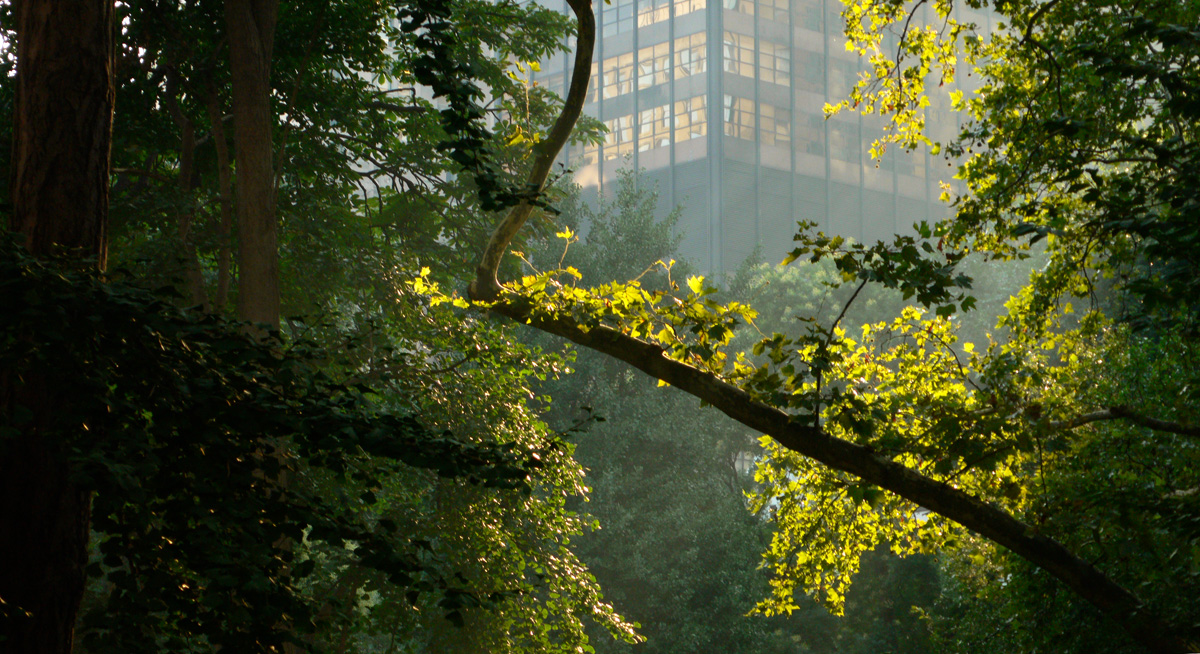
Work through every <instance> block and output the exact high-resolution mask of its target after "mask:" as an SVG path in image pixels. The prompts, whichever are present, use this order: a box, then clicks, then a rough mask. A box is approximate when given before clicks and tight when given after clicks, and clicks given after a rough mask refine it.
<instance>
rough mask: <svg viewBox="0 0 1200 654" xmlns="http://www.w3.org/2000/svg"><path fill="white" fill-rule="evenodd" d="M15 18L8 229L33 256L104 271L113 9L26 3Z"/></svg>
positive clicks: (66, 0)
mask: <svg viewBox="0 0 1200 654" xmlns="http://www.w3.org/2000/svg"><path fill="white" fill-rule="evenodd" d="M14 8H15V10H16V14H17V33H18V38H17V62H18V63H17V102H16V106H15V107H14V111H13V114H14V116H13V118H14V130H13V158H12V180H11V184H12V186H11V188H12V198H13V205H14V211H13V215H12V230H13V231H14V232H17V233H18V234H20V235H21V236H22V237H23V239H24V242H25V246H26V247H28V248H29V249H30V251H32V252H34V253H36V254H48V253H50V252H53V251H56V250H60V249H65V250H72V251H76V252H77V253H79V254H83V255H85V256H88V257H96V258H97V260H98V265H99V266H100V267H101V268H103V267H104V264H105V261H104V257H105V229H106V227H107V223H108V221H107V215H108V214H107V212H108V174H109V163H108V162H109V150H110V147H111V140H112V108H113V97H114V90H113V85H112V74H113V36H112V27H111V22H112V7H104V8H103V9H101V8H99V7H98V6H97V3H96V2H95V1H94V0H63V1H61V2H53V1H51V0H24V1H22V2H16V3H14Z"/></svg>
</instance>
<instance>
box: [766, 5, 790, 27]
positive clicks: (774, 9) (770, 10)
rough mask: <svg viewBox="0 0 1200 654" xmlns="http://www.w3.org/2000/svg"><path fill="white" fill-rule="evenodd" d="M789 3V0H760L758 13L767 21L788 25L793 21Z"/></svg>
mask: <svg viewBox="0 0 1200 654" xmlns="http://www.w3.org/2000/svg"><path fill="white" fill-rule="evenodd" d="M789 4H790V3H789V0H759V2H758V15H759V17H760V18H762V19H763V20H765V21H769V22H772V23H779V24H780V25H788V24H790V23H791V14H790V12H789V10H788V6H789Z"/></svg>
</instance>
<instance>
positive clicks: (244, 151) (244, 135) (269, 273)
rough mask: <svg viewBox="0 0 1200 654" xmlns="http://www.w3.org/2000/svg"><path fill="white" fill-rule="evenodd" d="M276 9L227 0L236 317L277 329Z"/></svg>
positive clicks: (273, 1)
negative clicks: (273, 56)
mask: <svg viewBox="0 0 1200 654" xmlns="http://www.w3.org/2000/svg"><path fill="white" fill-rule="evenodd" d="M278 9H279V1H278V0H225V24H226V27H227V30H228V33H229V63H230V70H231V72H232V75H233V128H234V148H235V150H236V154H235V158H236V161H237V226H238V256H237V259H238V298H237V314H238V317H239V318H241V319H243V320H250V321H254V322H262V323H268V324H270V325H273V326H276V327H277V326H279V253H278V246H277V233H278V224H277V221H276V218H275V180H274V176H273V174H272V173H273V171H272V167H271V127H272V122H273V120H274V114H273V112H272V111H271V50H272V47H273V45H274V39H275V21H276V16H277V14H278Z"/></svg>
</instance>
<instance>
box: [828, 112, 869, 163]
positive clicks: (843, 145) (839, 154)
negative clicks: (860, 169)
mask: <svg viewBox="0 0 1200 654" xmlns="http://www.w3.org/2000/svg"><path fill="white" fill-rule="evenodd" d="M860 151H861V149H860V148H859V144H858V129H857V128H856V127H855V126H853V125H847V124H845V123H841V122H836V121H835V122H831V123H830V124H829V154H830V155H831V156H832V157H833V158H834V159H841V160H842V161H858V158H859V154H860Z"/></svg>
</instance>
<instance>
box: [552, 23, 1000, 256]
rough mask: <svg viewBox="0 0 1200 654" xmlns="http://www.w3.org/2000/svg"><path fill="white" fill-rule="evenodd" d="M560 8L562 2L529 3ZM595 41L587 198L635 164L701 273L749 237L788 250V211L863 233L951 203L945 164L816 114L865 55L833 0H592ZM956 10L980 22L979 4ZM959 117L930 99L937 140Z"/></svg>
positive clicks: (557, 60) (903, 228) (582, 173)
mask: <svg viewBox="0 0 1200 654" xmlns="http://www.w3.org/2000/svg"><path fill="white" fill-rule="evenodd" d="M539 2H540V3H541V4H544V5H547V6H550V7H551V8H555V9H559V10H564V11H565V10H566V8H565V6H564V5H563V4H562V1H561V0H539ZM595 6H596V12H597V17H596V18H597V21H596V25H597V30H598V32H599V34H598V37H597V44H596V52H595V56H594V63H593V67H592V84H591V88H590V89H589V93H588V104H587V106H586V108H585V112H586V113H588V114H590V115H592V116H594V117H596V118H599V119H600V120H601V121H603V122H604V123H605V125H606V126H607V127H608V135H607V138H606V141H605V143H604V144H603V145H601V146H599V147H588V148H576V149H574V150H573V151H571V152H570V154H569V161H570V166H571V168H572V169H573V170H574V171H575V176H576V180H577V181H578V182H579V183H580V184H582V185H583V187H584V189H585V193H587V194H590V195H591V196H592V197H595V196H596V194H602V193H606V192H607V190H610V189H611V187H612V185H613V184H614V183H615V178H616V171H617V170H618V169H619V168H621V167H628V166H634V167H637V168H642V169H645V171H646V176H647V178H648V179H649V181H651V182H652V183H656V184H657V185H658V188H659V192H660V209H661V210H662V211H664V212H666V211H668V210H670V208H671V207H674V206H675V205H681V206H682V207H683V208H684V211H683V219H682V220H681V224H680V227H681V229H682V230H683V232H684V238H683V242H682V245H681V254H682V255H683V256H685V257H687V258H689V259H691V260H693V261H694V262H696V263H697V264H698V265H699V266H700V268H701V269H702V270H704V271H706V272H709V273H710V274H713V273H715V274H723V273H725V272H729V271H732V270H733V269H735V268H736V267H737V265H738V264H740V263H741V262H742V261H743V260H744V259H745V258H746V257H747V256H748V255H749V254H750V253H751V252H752V251H753V250H754V248H755V246H756V245H758V246H761V247H762V253H763V255H764V257H765V258H766V259H767V260H768V261H778V260H779V259H780V258H782V256H783V254H784V253H785V252H787V251H788V250H790V249H791V243H792V235H793V234H794V233H795V227H796V222H797V221H799V220H805V221H811V222H814V223H817V224H818V225H819V226H820V228H821V229H823V230H825V231H826V232H827V233H836V234H840V235H843V236H848V237H853V238H855V239H858V240H861V241H874V240H876V239H880V238H886V237H888V236H890V235H891V234H893V233H895V232H908V231H911V225H912V224H913V223H914V222H916V221H919V220H935V219H938V218H940V217H942V216H943V215H944V214H945V213H946V211H947V209H946V207H945V206H944V205H943V204H941V203H939V202H938V197H939V195H940V194H941V189H940V188H939V181H940V180H943V179H948V178H949V177H950V176H951V175H952V174H953V168H950V167H948V166H947V164H946V162H945V161H944V160H942V159H940V158H938V157H931V156H930V155H928V154H927V153H926V152H923V151H922V152H913V153H906V152H904V151H902V150H900V149H899V148H897V147H895V146H892V147H891V148H889V150H888V152H887V154H886V155H885V156H884V157H883V158H882V160H880V161H878V162H875V161H872V160H871V159H870V158H869V156H868V155H867V154H866V152H867V149H868V148H869V146H870V143H871V141H872V140H873V139H874V138H876V136H877V135H878V134H880V133H881V132H880V130H881V125H882V123H881V122H880V121H879V119H877V118H863V117H861V116H859V115H857V114H853V113H849V112H846V113H844V114H842V115H839V116H837V117H834V118H831V119H829V120H825V117H824V114H823V112H822V108H823V106H824V105H825V103H826V102H831V103H836V102H838V101H840V100H841V99H843V98H845V97H846V96H847V94H848V93H849V90H850V89H851V87H852V86H853V84H854V83H855V82H856V80H857V78H858V73H859V71H860V70H862V68H863V67H864V65H865V62H863V61H862V60H860V59H859V58H858V57H857V56H856V55H855V54H854V53H850V52H847V51H846V48H845V41H846V40H845V37H844V36H843V35H842V19H841V14H840V12H841V10H842V4H841V3H840V2H839V1H838V0H757V1H755V0H611V2H610V4H605V3H604V2H602V1H600V0H596V3H595ZM958 18H959V19H960V20H974V21H976V22H978V23H979V24H981V25H985V26H986V24H987V17H986V16H985V15H983V14H977V15H965V16H960V17H958ZM570 63H571V60H570V56H569V55H562V54H560V55H557V56H555V57H554V58H552V59H550V60H548V61H546V62H543V63H542V65H541V70H540V71H539V72H538V73H536V76H535V81H536V82H537V83H539V84H542V85H545V86H547V87H549V88H550V89H552V90H555V91H557V92H559V93H560V94H561V93H562V92H563V90H564V85H565V81H566V80H567V79H568V75H569V70H570V68H569V67H570ZM955 119H956V117H955V115H954V114H952V113H950V112H947V111H945V110H944V108H943V109H939V108H938V107H937V105H935V107H934V110H933V111H931V112H930V113H929V114H928V117H927V120H928V124H929V125H931V126H932V127H931V129H930V130H929V131H930V134H931V136H932V137H933V138H934V139H935V140H939V139H940V140H944V139H947V138H948V137H949V136H950V135H952V134H953V133H954V132H955V130H956V128H957V125H956V123H955Z"/></svg>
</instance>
